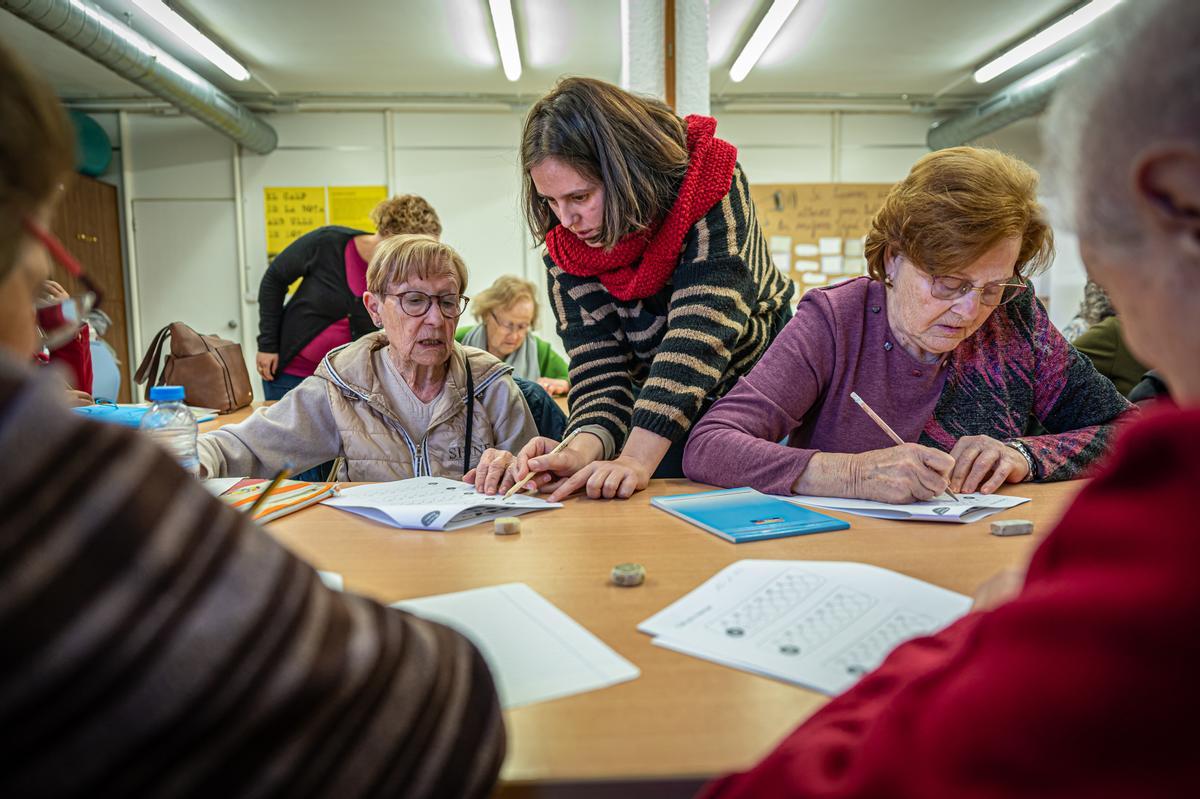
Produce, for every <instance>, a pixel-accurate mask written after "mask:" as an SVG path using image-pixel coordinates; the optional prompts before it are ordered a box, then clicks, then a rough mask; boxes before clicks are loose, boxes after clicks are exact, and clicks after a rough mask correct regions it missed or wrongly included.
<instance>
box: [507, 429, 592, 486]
mask: <svg viewBox="0 0 1200 799" xmlns="http://www.w3.org/2000/svg"><path fill="white" fill-rule="evenodd" d="M578 432H579V431H578V430H572V431H571V435H569V436H567V437H566V438H564V439H563V440H562V441H560V442H558V446H557V447H555V448H554V449H552V450H550V451H549V452H548V453H546V454H545V455H544V456H539V457H547V458H548V457H550V456H551V455H557V454H558V453H560V452H562V451H563V450H564V449H566V448H567V444H570V443H571V439H573V438H575V434H576V433H578ZM535 474H537V472H535V471H533V470H532V469H530V470H529V474H527V475H525V476H524V477H522V478H521V479H520V480H519V481H518V482H517V484H516V485H514V486H513V487H512V488H510V489H508V490H507V491H505V492H504V498H505V499H508V498H509V497H511V496H512V495H513V494H515V493H517V492H518V491H520V490H521V489H522V488H524V487H525V484H526V483H528V482H529V481H530V480H532V479H533V476H534V475H535Z"/></svg>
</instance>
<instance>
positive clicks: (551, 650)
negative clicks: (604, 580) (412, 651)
mask: <svg viewBox="0 0 1200 799" xmlns="http://www.w3.org/2000/svg"><path fill="white" fill-rule="evenodd" d="M392 607H394V608H400V609H402V610H406V611H408V612H409V613H414V614H416V615H418V616H420V617H422V618H425V619H429V620H430V621H436V622H440V623H442V624H445V625H447V626H449V627H453V628H454V629H456V630H458V631H459V632H460V633H462V634H463V635H465V636H467V637H468V638H470V639H471V640H472V641H473V642H474V643H475V645H476V646H477V647H479V651H480V652H481V653H482V654H483V657H484V659H485V660H486V661H487V663H488V668H490V669H491V671H492V677H494V678H495V680H496V688H497V691H498V692H499V694H500V705H501V706H502V707H504V708H511V707H519V706H521V705H529V704H533V703H534V702H544V701H546V700H548V699H558V698H560V697H564V696H571V695H572V694H581V693H584V692H585V691H594V690H596V689H598V688H606V687H608V686H610V685H616V684H617V683H622V682H626V681H628V680H632V679H634V678H636V677H637V676H638V675H639V674H641V672H640V671H638V669H637V667H636V666H634V665H633V664H632V663H630V662H629V661H628V660H626V659H625V658H623V657H621V656H620V655H618V654H617V653H616V652H614V651H613V650H612V649H610V648H609V647H608V646H607V645H606V644H605V643H604V642H603V641H601V640H600V639H599V638H597V637H596V636H594V635H592V634H591V633H590V632H588V631H587V630H585V629H584V628H583V627H582V626H581V625H580V624H579V623H578V622H577V621H575V620H574V619H572V618H571V617H570V616H568V615H567V614H565V613H563V612H562V611H561V610H559V609H558V608H556V607H555V606H554V605H552V604H551V603H550V602H548V601H547V600H546V599H545V598H544V597H543V596H542V595H541V594H539V593H538V592H536V591H534V590H533V589H532V588H530V587H529V586H528V585H525V584H524V583H507V584H505V585H494V586H490V587H488V588H475V589H473V590H470V591H459V592H457V593H453V594H440V595H438V596H429V597H423V598H421V599H409V600H405V601H403V602H397V603H395V604H394V605H392Z"/></svg>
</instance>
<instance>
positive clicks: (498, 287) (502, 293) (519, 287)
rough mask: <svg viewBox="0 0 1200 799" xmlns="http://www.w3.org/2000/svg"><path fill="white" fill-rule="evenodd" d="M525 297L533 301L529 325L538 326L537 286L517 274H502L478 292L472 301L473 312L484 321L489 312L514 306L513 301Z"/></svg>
mask: <svg viewBox="0 0 1200 799" xmlns="http://www.w3.org/2000/svg"><path fill="white" fill-rule="evenodd" d="M524 299H528V300H529V301H530V302H532V303H533V318H532V319H530V320H529V325H530V327H537V320H538V301H537V286H535V285H533V284H532V283H530V282H529V281H528V280H525V279H524V278H520V277H517V276H516V275H501V276H500V277H498V278H496V282H495V283H493V284H492V285H490V286H488V287H487V288H486V289H484V290H483V291H481V292H479V293H478V294H476V295H475V299H474V300H472V301H471V313H472V314H473V315H474V316H475V318H476V319H477V320H479V321H480V322H481V323H482V322H483V321H484V320H486V319H487V315H488V314H490V313H493V312H495V311H499V310H503V309H504V308H509V307H512V305H513V303H516V302H518V301H520V300H524Z"/></svg>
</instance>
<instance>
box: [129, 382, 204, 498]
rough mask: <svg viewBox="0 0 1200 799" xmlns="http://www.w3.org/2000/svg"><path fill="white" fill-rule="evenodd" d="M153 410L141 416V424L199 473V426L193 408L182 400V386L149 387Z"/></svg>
mask: <svg viewBox="0 0 1200 799" xmlns="http://www.w3.org/2000/svg"><path fill="white" fill-rule="evenodd" d="M150 402H151V403H152V404H151V405H150V410H148V411H146V415H145V416H143V417H142V424H141V428H142V430H144V431H145V432H146V433H147V434H148V435H149V436H150V437H151V438H152V439H154V440H155V441H157V442H158V443H159V445H160V446H162V447H164V448H165V449H166V450H167V452H169V453H171V455H173V456H174V457H175V460H177V461H179V465H180V466H182V467H183V468H185V469H187V470H188V471H189V472H191V473H192V474H194V475H196V476H199V475H200V456H199V454H198V453H197V451H196V436H197V435H198V434H199V433H200V427H199V425H197V424H196V417H195V416H194V415H193V414H192V409H191V408H189V407H188V406H186V405H184V404H183V386H155V387H154V388H152V389H150Z"/></svg>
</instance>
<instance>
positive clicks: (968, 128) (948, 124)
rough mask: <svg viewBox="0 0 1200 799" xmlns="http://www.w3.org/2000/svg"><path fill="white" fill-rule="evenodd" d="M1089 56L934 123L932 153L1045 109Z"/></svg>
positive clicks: (1074, 57) (1072, 58)
mask: <svg viewBox="0 0 1200 799" xmlns="http://www.w3.org/2000/svg"><path fill="white" fill-rule="evenodd" d="M1086 56H1087V52H1086V51H1081V52H1078V53H1073V54H1071V55H1069V56H1067V57H1065V58H1063V59H1060V60H1059V61H1057V62H1055V63H1053V64H1051V65H1049V66H1047V67H1044V68H1042V69H1040V70H1038V71H1037V72H1034V73H1033V74H1031V75H1029V76H1028V77H1026V78H1024V79H1022V80H1019V81H1017V82H1016V83H1013V84H1012V85H1010V86H1006V87H1004V88H1003V89H1001V90H1000V91H998V92H996V93H995V94H993V95H991V96H990V97H988V98H987V99H986V100H984V101H983V102H981V103H979V104H978V105H976V106H974V107H972V108H968V109H967V110H966V111H963V112H961V113H959V114H956V115H955V116H952V117H950V118H949V119H943V120H941V121H940V122H935V123H933V125H932V126H930V128H929V132H928V133H926V134H925V143H926V144H928V145H929V149H931V150H942V149H945V148H947V147H957V146H959V145H961V144H967V143H968V142H972V141H974V140H976V139H978V138H979V137H980V136H986V135H987V134H989V133H993V132H995V131H997V130H1000V129H1001V128H1003V127H1005V126H1007V125H1011V124H1012V123H1013V122H1016V121H1018V120H1021V119H1024V118H1025V117H1031V116H1036V115H1037V114H1040V113H1041V112H1042V111H1044V110H1045V108H1046V106H1047V105H1048V104H1049V102H1050V97H1051V95H1053V94H1054V90H1055V88H1057V87H1058V85H1059V84H1060V83H1061V82H1062V80H1063V77H1064V76H1065V75H1066V74H1067V73H1068V72H1070V71H1071V70H1072V69H1074V68H1075V67H1076V66H1078V64H1079V62H1080V61H1081V60H1083V59H1084V58H1085V57H1086Z"/></svg>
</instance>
